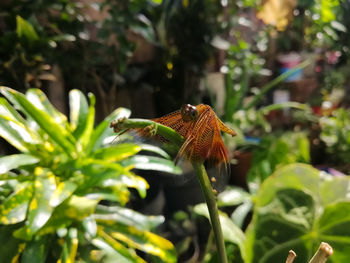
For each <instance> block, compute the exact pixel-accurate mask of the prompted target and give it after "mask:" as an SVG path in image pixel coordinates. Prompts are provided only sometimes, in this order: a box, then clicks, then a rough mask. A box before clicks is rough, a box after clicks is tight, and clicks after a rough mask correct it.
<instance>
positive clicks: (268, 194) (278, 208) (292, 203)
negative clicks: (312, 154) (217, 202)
mask: <svg viewBox="0 0 350 263" xmlns="http://www.w3.org/2000/svg"><path fill="white" fill-rule="evenodd" d="M349 184H350V180H349V178H347V177H332V176H330V175H327V174H324V173H323V172H320V171H318V170H316V169H314V168H312V167H311V166H309V165H305V164H292V165H287V166H285V167H283V168H281V169H278V170H277V171H276V172H275V173H274V174H273V176H270V177H269V178H267V179H266V180H265V181H264V183H263V184H262V186H261V188H260V190H259V192H258V194H257V196H256V198H255V199H254V200H255V208H254V213H253V220H252V222H251V224H250V226H249V227H248V231H247V242H246V249H247V250H246V252H247V262H261V263H263V262H281V261H283V260H284V259H285V258H286V255H287V254H288V251H289V250H290V249H293V250H294V251H295V252H296V254H297V259H296V260H297V262H307V261H308V260H309V259H310V258H311V257H312V255H313V253H314V251H316V249H317V247H318V246H319V244H320V242H321V241H323V242H328V243H329V244H330V245H331V246H332V247H333V249H334V251H336V252H335V253H334V255H333V256H332V257H331V258H330V259H329V260H328V261H329V262H347V261H349V259H350V258H349V253H347V251H346V249H344V248H345V247H347V246H348V244H349V242H350V240H349V231H348V229H349V224H350V221H349V209H350V199H349V188H348V186H349Z"/></svg>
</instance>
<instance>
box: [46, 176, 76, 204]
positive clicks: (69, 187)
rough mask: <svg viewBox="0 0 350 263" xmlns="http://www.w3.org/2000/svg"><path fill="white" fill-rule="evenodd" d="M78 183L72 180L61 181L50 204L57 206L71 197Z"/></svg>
mask: <svg viewBox="0 0 350 263" xmlns="http://www.w3.org/2000/svg"><path fill="white" fill-rule="evenodd" d="M77 187H78V186H77V185H76V184H75V183H73V182H71V181H63V182H60V183H59V184H58V185H57V187H56V189H55V191H54V192H53V194H52V195H51V198H50V206H52V207H56V206H58V205H60V204H61V203H62V202H63V201H65V200H66V199H67V198H69V197H70V196H71V195H72V194H73V192H74V191H75V190H76V189H77Z"/></svg>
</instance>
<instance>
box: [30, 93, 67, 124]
mask: <svg viewBox="0 0 350 263" xmlns="http://www.w3.org/2000/svg"><path fill="white" fill-rule="evenodd" d="M26 97H27V99H28V101H30V102H31V103H32V104H33V105H35V107H37V108H38V109H39V110H42V111H44V112H46V113H47V114H48V115H50V116H51V117H52V118H53V119H54V121H55V122H56V123H57V124H59V125H61V126H62V127H63V128H68V123H67V117H66V116H65V115H64V114H62V113H61V112H59V111H58V110H57V109H56V108H55V107H54V106H53V105H52V104H51V102H50V101H49V100H48V99H47V97H46V95H45V94H44V93H43V92H42V91H41V90H40V89H29V90H28V91H27V92H26Z"/></svg>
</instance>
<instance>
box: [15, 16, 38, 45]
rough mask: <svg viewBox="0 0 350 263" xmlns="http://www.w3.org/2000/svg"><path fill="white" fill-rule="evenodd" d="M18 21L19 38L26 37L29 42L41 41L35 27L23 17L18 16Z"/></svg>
mask: <svg viewBox="0 0 350 263" xmlns="http://www.w3.org/2000/svg"><path fill="white" fill-rule="evenodd" d="M16 21H17V29H16V32H17V36H18V37H20V38H21V37H25V38H27V39H28V40H29V41H35V40H38V39H39V36H38V35H37V33H36V32H35V30H34V28H33V26H32V25H31V24H30V23H29V22H28V21H26V20H24V19H23V18H22V17H20V16H19V15H17V16H16Z"/></svg>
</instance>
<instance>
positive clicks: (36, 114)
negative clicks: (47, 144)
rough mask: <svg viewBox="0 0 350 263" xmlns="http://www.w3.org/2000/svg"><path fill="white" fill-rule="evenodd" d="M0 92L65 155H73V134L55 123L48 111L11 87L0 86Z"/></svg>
mask: <svg viewBox="0 0 350 263" xmlns="http://www.w3.org/2000/svg"><path fill="white" fill-rule="evenodd" d="M0 92H1V93H2V94H3V95H4V96H5V97H6V98H7V99H9V100H10V101H11V102H12V103H15V104H16V105H17V106H19V107H20V109H21V110H23V112H24V113H25V114H26V115H28V116H29V117H31V118H32V119H33V120H35V121H36V122H37V123H38V125H39V126H40V127H41V128H42V129H43V130H44V131H46V132H47V134H48V135H49V136H50V137H51V139H52V140H53V141H55V142H56V143H57V144H58V146H60V147H61V148H62V149H63V150H64V151H65V153H66V154H67V155H69V156H72V155H74V152H75V148H74V145H73V142H74V138H73V136H72V135H71V134H70V133H68V131H67V130H66V129H64V128H63V127H61V126H60V125H59V124H57V123H56V122H55V120H54V119H53V118H52V117H51V116H50V115H49V114H48V113H46V112H44V111H42V110H39V109H38V108H37V107H35V106H34V105H33V104H32V103H30V102H29V101H28V100H27V98H26V97H25V96H24V95H23V94H21V93H19V92H17V91H15V90H13V89H10V88H5V87H0Z"/></svg>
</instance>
